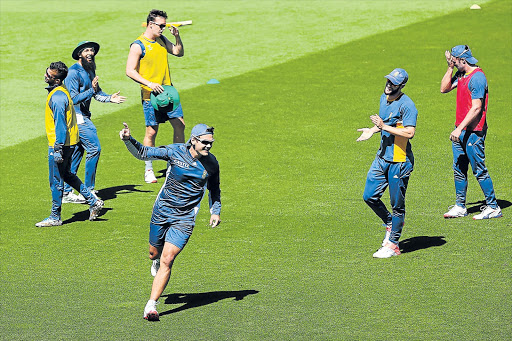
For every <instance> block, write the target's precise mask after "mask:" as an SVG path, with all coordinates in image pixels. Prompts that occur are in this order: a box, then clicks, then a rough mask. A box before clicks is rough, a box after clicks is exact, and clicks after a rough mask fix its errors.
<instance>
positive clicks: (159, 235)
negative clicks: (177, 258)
mask: <svg viewBox="0 0 512 341" xmlns="http://www.w3.org/2000/svg"><path fill="white" fill-rule="evenodd" d="M183 229H184V230H190V227H183ZM189 238H190V234H188V233H185V232H183V231H182V230H181V229H179V228H178V226H177V225H173V226H171V224H170V223H166V224H164V225H156V224H153V223H150V224H149V244H151V245H153V246H154V247H156V248H160V247H161V246H163V245H164V241H165V242H167V243H171V244H173V245H176V246H177V247H179V248H180V249H182V250H183V248H184V247H185V245H187V242H188V239H189Z"/></svg>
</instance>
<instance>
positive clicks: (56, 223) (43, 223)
mask: <svg viewBox="0 0 512 341" xmlns="http://www.w3.org/2000/svg"><path fill="white" fill-rule="evenodd" d="M60 225H62V220H60V219H55V218H52V217H48V218H46V219H45V220H43V221H40V222H38V223H37V224H36V227H47V226H60Z"/></svg>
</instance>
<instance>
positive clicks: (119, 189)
mask: <svg viewBox="0 0 512 341" xmlns="http://www.w3.org/2000/svg"><path fill="white" fill-rule="evenodd" d="M140 186H142V185H122V186H113V187H107V188H102V189H100V190H99V191H98V197H100V198H101V200H103V201H107V200H111V199H115V198H117V195H118V194H128V193H132V192H139V193H150V192H152V191H144V190H140V189H137V188H136V187H140Z"/></svg>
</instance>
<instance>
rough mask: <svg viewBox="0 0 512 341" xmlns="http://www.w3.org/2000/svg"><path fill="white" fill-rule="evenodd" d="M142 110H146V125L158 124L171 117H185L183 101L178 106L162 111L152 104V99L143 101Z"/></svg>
mask: <svg viewBox="0 0 512 341" xmlns="http://www.w3.org/2000/svg"><path fill="white" fill-rule="evenodd" d="M142 110H143V111H144V119H145V120H146V127H149V126H157V125H159V124H160V123H165V122H166V121H168V120H170V119H171V118H179V117H183V109H182V108H181V103H180V104H179V105H178V107H177V108H176V109H174V110H172V111H169V112H162V111H159V110H155V108H153V106H152V105H151V102H150V101H144V100H143V101H142Z"/></svg>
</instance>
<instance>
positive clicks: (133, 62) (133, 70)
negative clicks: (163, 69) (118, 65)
mask: <svg viewBox="0 0 512 341" xmlns="http://www.w3.org/2000/svg"><path fill="white" fill-rule="evenodd" d="M141 56H142V49H141V48H140V46H139V45H138V44H132V46H130V52H129V53H128V60H127V61H126V75H127V76H128V77H130V78H131V79H133V80H134V81H135V82H137V83H139V84H142V85H145V86H147V87H148V88H151V90H153V91H154V92H156V93H161V92H163V91H164V89H163V88H162V85H160V84H157V83H152V82H150V81H148V80H147V79H145V78H144V77H142V76H141V75H140V73H139V72H138V71H137V68H138V67H139V60H140V58H141Z"/></svg>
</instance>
